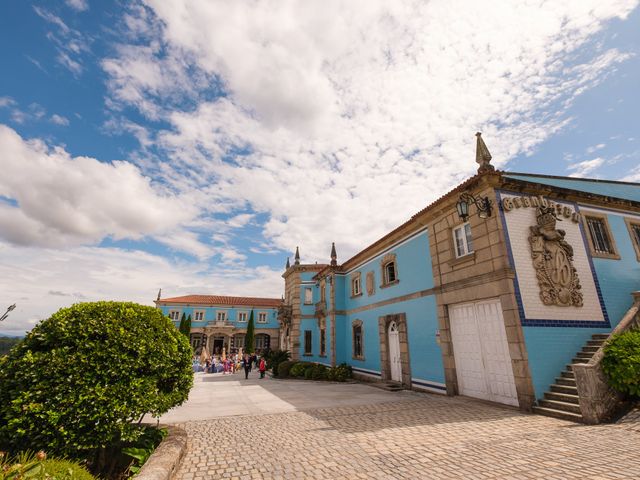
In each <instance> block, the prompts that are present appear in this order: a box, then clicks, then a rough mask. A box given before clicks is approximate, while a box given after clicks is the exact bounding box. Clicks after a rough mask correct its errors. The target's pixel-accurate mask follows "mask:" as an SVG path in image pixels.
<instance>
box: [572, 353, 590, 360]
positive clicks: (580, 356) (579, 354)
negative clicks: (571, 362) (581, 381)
mask: <svg viewBox="0 0 640 480" xmlns="http://www.w3.org/2000/svg"><path fill="white" fill-rule="evenodd" d="M591 357H593V352H578V353H576V358H584V359H586V360H591Z"/></svg>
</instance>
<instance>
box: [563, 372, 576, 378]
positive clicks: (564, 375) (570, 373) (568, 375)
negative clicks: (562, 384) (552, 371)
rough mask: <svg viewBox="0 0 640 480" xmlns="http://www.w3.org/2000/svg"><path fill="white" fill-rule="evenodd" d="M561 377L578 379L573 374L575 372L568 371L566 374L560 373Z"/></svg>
mask: <svg viewBox="0 0 640 480" xmlns="http://www.w3.org/2000/svg"><path fill="white" fill-rule="evenodd" d="M560 376H561V377H562V378H576V377H575V374H574V373H573V371H567V370H565V371H564V372H562V373H560Z"/></svg>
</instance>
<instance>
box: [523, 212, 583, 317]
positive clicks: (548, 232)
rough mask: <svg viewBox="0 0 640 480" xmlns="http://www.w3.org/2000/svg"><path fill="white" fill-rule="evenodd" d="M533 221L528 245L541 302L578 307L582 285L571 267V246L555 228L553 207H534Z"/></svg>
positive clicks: (555, 219) (580, 304) (556, 218)
mask: <svg viewBox="0 0 640 480" xmlns="http://www.w3.org/2000/svg"><path fill="white" fill-rule="evenodd" d="M536 220H537V225H536V226H533V227H529V229H530V231H531V233H530V235H529V244H530V245H531V258H532V259H533V267H534V268H535V270H536V277H537V279H538V286H539V287H540V299H541V300H542V303H544V304H545V305H558V306H561V307H570V306H575V307H581V306H582V303H583V298H582V291H581V288H582V287H581V286H580V279H579V278H578V272H577V271H576V269H575V267H574V266H573V247H572V246H571V245H569V244H568V243H567V241H566V240H565V239H564V237H565V235H566V232H565V231H564V230H559V229H556V222H557V221H558V220H559V218H558V217H557V216H556V212H555V209H554V208H551V207H543V206H541V207H538V208H537V209H536Z"/></svg>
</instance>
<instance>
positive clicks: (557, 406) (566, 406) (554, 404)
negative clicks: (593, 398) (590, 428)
mask: <svg viewBox="0 0 640 480" xmlns="http://www.w3.org/2000/svg"><path fill="white" fill-rule="evenodd" d="M538 404H539V405H540V406H541V407H544V408H551V409H553V410H562V411H563V412H571V413H577V414H579V415H581V414H582V411H581V410H580V405H579V404H576V403H569V402H561V401H559V400H538Z"/></svg>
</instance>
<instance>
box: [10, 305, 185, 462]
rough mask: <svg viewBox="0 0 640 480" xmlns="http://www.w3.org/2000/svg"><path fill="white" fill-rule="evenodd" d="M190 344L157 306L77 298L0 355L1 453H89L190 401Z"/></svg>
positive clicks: (125, 438)
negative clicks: (142, 421)
mask: <svg viewBox="0 0 640 480" xmlns="http://www.w3.org/2000/svg"><path fill="white" fill-rule="evenodd" d="M191 368H192V367H191V347H190V345H189V342H188V340H187V339H186V338H185V337H184V336H183V335H182V334H180V332H178V330H177V329H176V328H175V327H174V326H173V324H172V323H171V321H170V320H169V319H168V318H166V317H164V316H163V315H162V313H161V312H160V310H158V309H156V308H153V307H147V306H143V305H138V304H135V303H125V302H95V303H79V304H76V305H73V306H72V307H70V308H63V309H61V310H59V311H58V312H56V313H55V314H54V315H52V316H51V318H49V319H47V320H44V321H43V322H41V323H40V324H38V325H37V326H36V327H35V328H34V329H33V330H31V332H30V333H29V334H28V335H27V337H26V338H25V339H24V341H22V342H21V343H20V344H18V345H17V346H16V347H15V348H14V349H12V350H11V352H10V353H9V355H7V356H5V357H2V358H0V450H4V449H8V450H10V451H13V452H19V451H24V450H27V449H28V450H40V449H42V450H45V451H46V452H48V453H51V454H52V455H55V456H62V457H69V458H76V459H77V458H85V459H89V458H92V456H95V455H97V454H98V452H99V451H100V450H104V449H105V448H107V447H110V446H112V445H114V444H117V443H119V442H131V441H135V440H136V439H138V438H139V436H140V435H141V434H142V431H141V429H139V428H136V426H135V423H136V422H137V421H138V420H140V419H141V418H142V416H143V415H144V414H145V413H151V414H152V415H154V416H157V415H161V414H163V413H165V412H166V411H168V410H169V409H170V408H171V407H173V406H175V405H179V404H181V403H182V402H184V401H185V400H186V399H187V396H188V394H189V390H190V388H191V385H192V382H193V374H192V369H191Z"/></svg>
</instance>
